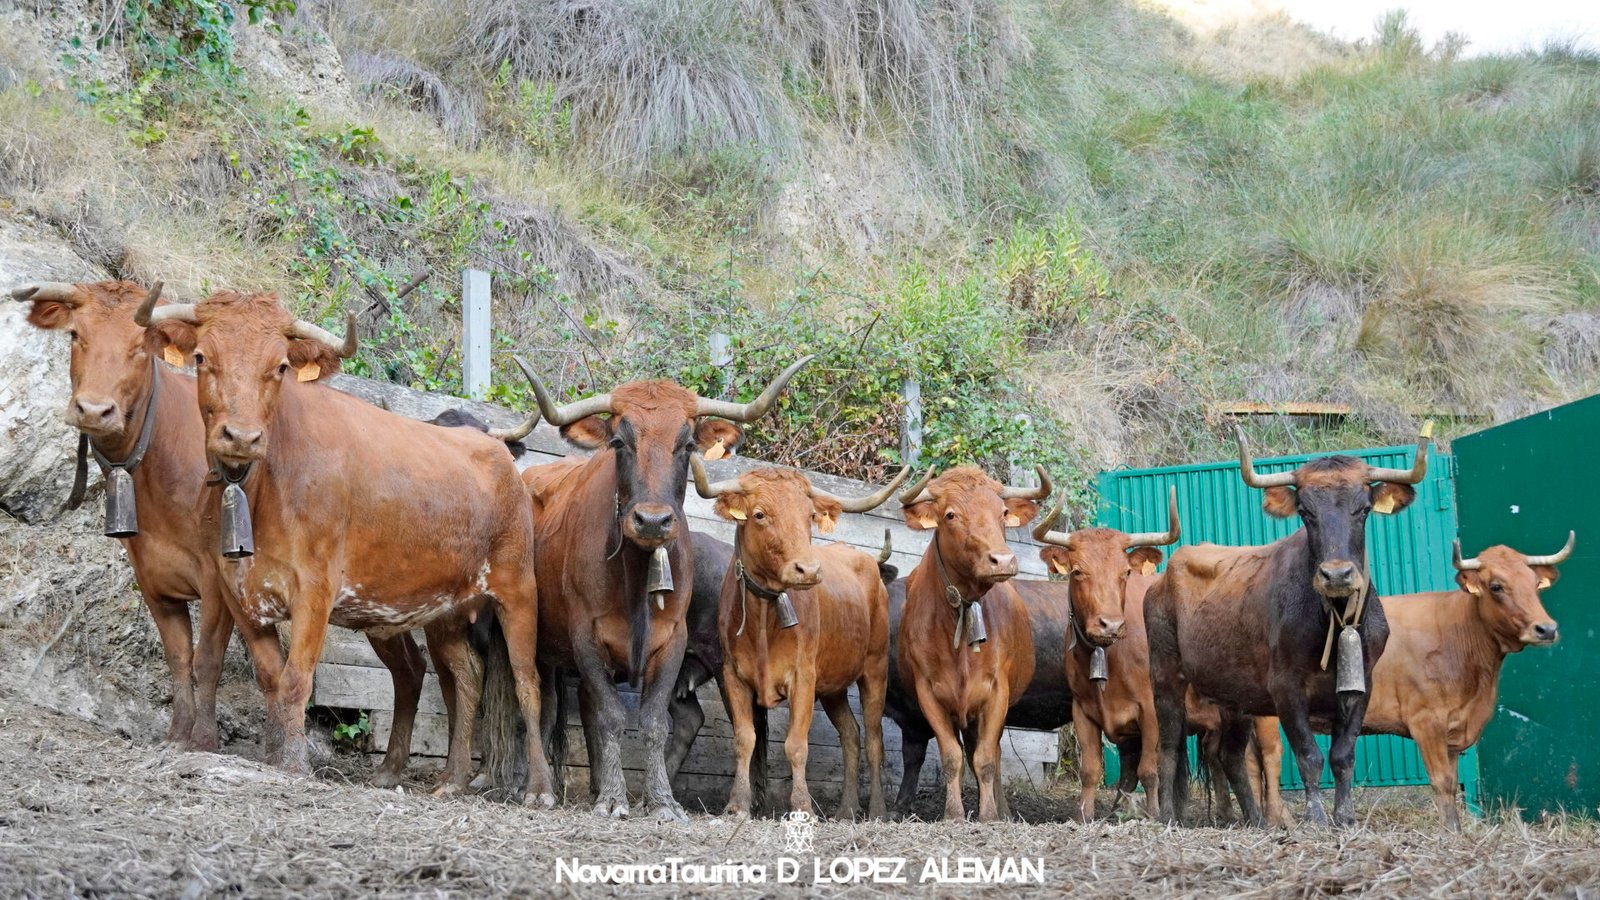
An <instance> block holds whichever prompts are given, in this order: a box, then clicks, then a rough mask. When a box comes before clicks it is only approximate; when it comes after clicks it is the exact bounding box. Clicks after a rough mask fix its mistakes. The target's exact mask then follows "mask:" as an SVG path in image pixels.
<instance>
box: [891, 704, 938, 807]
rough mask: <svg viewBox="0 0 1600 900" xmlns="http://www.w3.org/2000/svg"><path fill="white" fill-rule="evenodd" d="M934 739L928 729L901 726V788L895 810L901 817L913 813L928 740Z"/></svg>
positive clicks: (926, 756) (896, 799) (895, 802)
mask: <svg viewBox="0 0 1600 900" xmlns="http://www.w3.org/2000/svg"><path fill="white" fill-rule="evenodd" d="M932 739H933V734H932V732H930V731H928V730H927V729H924V728H920V727H917V726H915V725H910V724H906V725H902V726H900V790H899V791H898V792H897V793H896V795H895V798H894V811H895V814H896V815H898V816H900V817H901V818H905V817H906V816H908V815H910V814H911V805H912V804H913V803H915V802H916V800H917V785H918V784H919V783H920V782H921V781H922V764H923V763H924V762H926V761H927V759H928V742H929V741H931V740H932Z"/></svg>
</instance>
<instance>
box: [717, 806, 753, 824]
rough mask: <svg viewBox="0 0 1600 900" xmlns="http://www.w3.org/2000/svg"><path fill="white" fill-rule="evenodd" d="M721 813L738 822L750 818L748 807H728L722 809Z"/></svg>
mask: <svg viewBox="0 0 1600 900" xmlns="http://www.w3.org/2000/svg"><path fill="white" fill-rule="evenodd" d="M722 814H723V815H725V816H732V817H733V818H734V819H736V820H738V821H740V822H743V821H745V820H746V819H748V818H750V810H748V809H734V808H732V807H729V808H728V809H725V810H723V811H722Z"/></svg>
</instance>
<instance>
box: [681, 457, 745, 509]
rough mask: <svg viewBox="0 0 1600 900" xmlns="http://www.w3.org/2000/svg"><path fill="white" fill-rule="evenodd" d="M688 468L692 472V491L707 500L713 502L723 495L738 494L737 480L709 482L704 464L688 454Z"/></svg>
mask: <svg viewBox="0 0 1600 900" xmlns="http://www.w3.org/2000/svg"><path fill="white" fill-rule="evenodd" d="M689 468H690V470H692V471H693V472H694V491H695V493H697V494H699V495H700V496H702V497H704V498H706V499H707V500H715V499H717V498H718V497H720V496H721V495H723V494H737V493H739V479H737V478H729V479H726V480H724V481H710V482H708V479H707V478H706V464H705V463H703V462H701V461H700V457H698V456H696V455H695V454H693V453H691V454H689Z"/></svg>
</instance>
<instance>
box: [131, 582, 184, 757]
mask: <svg viewBox="0 0 1600 900" xmlns="http://www.w3.org/2000/svg"><path fill="white" fill-rule="evenodd" d="M136 574H137V573H136ZM139 581H140V584H141V585H142V584H144V583H145V579H143V578H140V579H139ZM141 590H142V589H141ZM144 603H145V606H147V607H149V609H150V617H151V618H152V619H154V620H155V623H156V632H157V633H158V634H159V635H160V636H161V650H162V652H163V653H164V654H165V656H166V658H167V671H168V672H169V673H171V675H172V721H171V723H170V724H169V725H168V726H167V736H166V739H165V740H163V741H162V743H163V744H165V745H167V746H171V747H178V748H183V749H187V748H188V746H189V737H190V735H191V734H192V733H193V732H194V720H195V716H194V635H193V630H192V628H191V626H190V623H189V602H188V601H187V600H175V599H172V598H170V597H157V596H154V595H152V594H149V593H146V594H145V595H144Z"/></svg>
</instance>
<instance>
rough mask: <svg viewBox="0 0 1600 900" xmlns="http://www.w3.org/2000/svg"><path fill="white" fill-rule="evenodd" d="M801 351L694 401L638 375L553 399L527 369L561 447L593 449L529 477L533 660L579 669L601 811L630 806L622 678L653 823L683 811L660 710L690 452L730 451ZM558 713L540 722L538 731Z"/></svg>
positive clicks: (683, 604) (681, 590)
mask: <svg viewBox="0 0 1600 900" xmlns="http://www.w3.org/2000/svg"><path fill="white" fill-rule="evenodd" d="M809 360H810V357H809V356H808V357H806V358H804V359H801V360H800V361H799V362H796V363H794V364H793V365H791V366H790V367H789V368H788V369H785V370H784V371H783V372H782V373H781V374H780V375H779V376H778V377H777V379H776V380H775V381H773V383H772V384H771V385H769V386H768V387H767V389H766V391H764V392H763V393H762V394H761V396H760V397H758V398H756V399H755V400H754V401H752V402H750V403H729V402H726V401H722V400H712V399H708V398H704V397H699V396H696V395H695V393H694V392H693V391H689V390H687V389H685V388H683V387H681V386H679V385H677V384H674V383H672V382H670V381H636V382H630V383H628V384H624V385H622V386H620V387H617V388H615V389H613V390H612V391H611V392H610V393H608V394H601V395H598V396H594V397H589V398H587V399H584V400H579V401H577V402H575V403H570V404H567V405H565V406H562V405H558V404H557V403H556V402H555V401H554V400H553V399H552V398H551V396H550V394H549V392H548V391H547V390H546V389H545V387H544V384H543V382H541V381H540V380H539V379H538V377H537V376H535V375H534V374H533V373H532V372H531V371H529V370H528V369H527V367H526V366H523V371H524V374H526V375H527V376H528V379H529V381H530V382H532V384H533V389H534V395H535V397H536V398H537V400H538V403H539V409H540V410H541V411H542V412H543V414H544V417H545V420H546V421H548V422H550V423H551V424H553V425H556V426H559V427H560V428H561V435H562V437H564V438H566V439H567V440H568V441H569V442H571V443H573V444H575V445H576V446H579V447H583V448H585V449H590V450H595V451H597V452H596V453H595V454H594V455H593V456H591V457H589V458H588V459H586V460H583V461H582V462H581V463H580V464H577V465H571V464H566V463H557V464H554V465H552V466H549V467H537V468H546V469H549V470H550V471H549V472H547V473H544V474H535V470H534V469H529V470H528V473H526V474H525V477H524V481H525V482H526V484H527V485H528V487H529V489H530V491H531V493H532V495H533V496H532V503H533V505H534V507H535V508H536V510H537V512H536V513H535V515H534V519H535V521H536V523H537V526H536V527H537V532H538V539H539V553H538V556H537V558H538V568H539V578H540V581H541V584H542V585H543V590H542V593H541V598H540V599H541V614H542V616H543V619H544V625H545V627H543V628H541V629H540V630H539V638H540V643H539V649H538V653H539V664H540V666H541V667H542V668H544V669H545V670H546V671H550V670H551V669H554V668H564V669H575V670H576V671H577V672H578V674H579V677H580V678H581V680H582V688H581V692H582V697H581V700H582V704H581V709H582V711H583V713H584V716H585V720H586V725H588V726H589V727H587V728H586V731H587V732H589V733H592V734H595V735H597V736H598V740H599V746H598V747H591V748H590V758H591V761H592V762H594V763H595V768H594V769H593V770H591V772H592V774H591V778H595V779H598V783H599V797H598V800H597V802H596V804H595V807H594V811H595V813H596V814H597V815H601V816H607V817H617V818H621V817H625V816H627V815H628V813H629V809H628V797H627V786H626V784H625V783H624V781H623V777H622V747H621V742H622V731H623V725H624V719H625V710H624V708H623V705H622V698H621V697H620V696H619V695H618V693H617V690H616V682H617V681H618V679H621V680H625V681H629V682H632V683H634V684H639V683H641V682H642V684H643V689H644V695H643V698H642V700H641V702H640V728H641V730H642V731H643V732H644V738H645V745H646V751H647V752H646V760H645V765H646V773H645V799H646V802H647V803H648V804H649V805H650V806H651V807H652V809H653V812H654V815H655V816H656V817H657V818H661V819H665V820H687V818H688V817H687V816H686V815H685V814H684V812H683V807H682V806H680V805H679V804H678V802H677V800H675V799H673V796H672V784H671V781H670V779H669V777H668V772H667V768H666V758H665V751H666V744H667V720H668V705H669V703H670V702H671V700H672V695H673V688H674V685H675V683H676V681H677V677H678V668H679V666H680V665H681V663H682V661H683V652H684V646H685V643H686V633H685V627H684V616H685V611H686V610H687V608H688V605H689V597H690V592H691V589H692V586H693V583H694V556H693V554H692V553H691V552H690V547H689V544H690V542H689V541H687V540H681V539H680V538H683V537H685V536H686V535H687V533H688V529H687V528H686V526H685V523H684V515H683V495H684V491H685V489H686V488H687V486H688V474H689V473H688V470H689V456H690V454H691V452H692V451H693V450H694V449H695V448H696V447H699V448H700V449H701V450H709V449H711V448H714V447H720V448H721V449H723V450H727V449H731V448H734V447H737V446H738V444H739V442H740V441H741V440H742V439H743V435H744V432H743V431H742V429H740V427H739V426H738V425H737V424H734V423H736V422H748V421H751V420H754V419H756V418H758V417H760V416H761V415H763V414H765V413H766V411H767V410H768V409H770V408H771V407H772V405H773V403H775V402H776V401H777V398H778V394H779V393H780V392H781V391H782V390H783V387H784V385H786V384H788V382H789V379H791V378H793V377H794V373H795V372H797V371H799V369H800V367H801V366H802V365H804V364H805V363H806V362H807V361H809ZM518 362H519V363H520V362H521V361H520V360H519V361H518ZM711 417H717V418H711ZM524 496H529V492H524ZM658 548H665V549H666V551H667V554H668V558H669V560H670V565H671V572H672V581H673V589H672V590H671V591H669V592H665V593H657V594H655V595H654V596H653V597H652V596H651V595H649V594H647V593H646V590H645V588H646V583H645V576H646V573H647V568H648V566H649V563H650V558H651V555H652V553H653V552H654V551H655V550H656V549H658ZM508 643H509V636H508ZM498 669H499V667H498V666H496V665H495V658H494V657H493V656H491V657H490V659H489V664H488V665H487V667H486V677H490V678H496V677H503V672H499V671H498ZM489 712H490V711H489V710H486V711H485V713H486V715H488V713H489ZM553 718H554V717H552V719H551V721H549V722H546V723H544V724H545V727H546V728H547V729H548V728H551V727H553ZM504 730H505V729H504V727H503V725H502V726H496V727H495V728H494V732H495V733H503V732H504ZM485 766H486V768H488V769H490V770H491V771H504V770H506V769H509V768H510V766H509V765H507V764H506V763H505V761H504V760H503V759H500V758H498V753H497V752H496V751H495V749H494V748H493V747H492V746H491V747H489V748H486V753H485Z"/></svg>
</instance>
